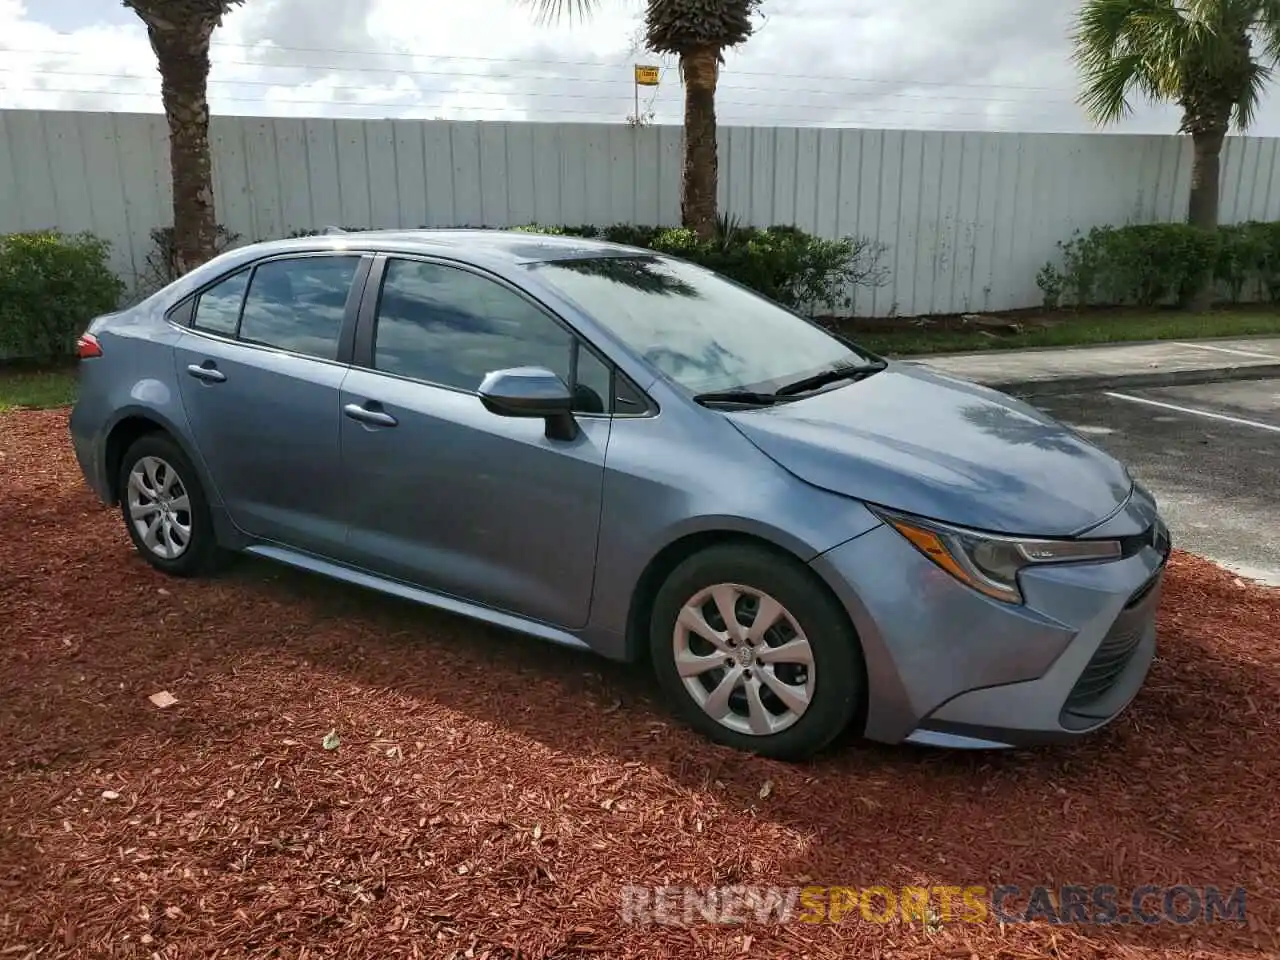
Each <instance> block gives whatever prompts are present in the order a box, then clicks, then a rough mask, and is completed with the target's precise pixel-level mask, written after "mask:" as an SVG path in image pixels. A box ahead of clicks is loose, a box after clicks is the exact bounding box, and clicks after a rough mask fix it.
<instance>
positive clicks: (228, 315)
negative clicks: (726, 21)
mask: <svg viewBox="0 0 1280 960" xmlns="http://www.w3.org/2000/svg"><path fill="white" fill-rule="evenodd" d="M79 349H80V357H81V362H80V373H81V387H80V396H79V401H78V403H77V404H76V407H75V411H74V413H73V415H72V418H71V434H72V439H73V442H74V446H75V451H76V456H77V457H78V459H79V462H80V466H81V468H82V469H83V471H84V475H85V477H86V479H87V480H88V482H89V485H90V486H91V487H92V488H93V489H94V491H96V493H97V495H98V496H99V497H100V498H101V499H102V500H103V501H104V502H106V503H108V504H117V503H118V504H119V505H120V510H121V513H122V515H123V519H124V523H125V525H126V527H127V529H128V531H129V536H130V537H131V538H132V540H133V543H134V544H135V546H136V547H137V549H138V551H139V552H140V553H141V554H142V556H143V557H144V558H145V559H146V560H147V561H148V562H149V563H151V564H152V565H153V566H155V567H157V568H158V569H160V570H163V571H165V572H167V573H171V574H176V575H192V574H197V573H202V572H207V571H211V570H213V569H214V568H215V567H216V566H217V565H218V562H219V561H220V560H222V559H223V558H225V557H226V556H227V555H229V554H231V553H235V552H244V553H249V554H254V555H257V556H260V557H268V558H271V559H273V560H277V561H280V562H283V563H287V564H292V565H293V566H296V567H301V568H303V569H305V570H310V571H314V572H317V573H321V574H325V575H328V576H331V577H335V578H337V579H340V580H345V581H347V582H350V583H354V584H359V585H361V586H365V587H370V588H373V589H375V590H381V591H383V592H386V593H389V594H395V595H398V596H401V597H407V598H410V599H413V600H417V601H420V602H422V603H424V604H428V605H431V606H434V607H439V608H443V609H445V610H450V611H453V612H456V613H459V614H463V615H466V616H470V617H474V618H477V619H479V620H484V621H487V622H489V623H492V624H497V625H499V626H502V627H507V628H510V629H512V630H516V631H521V632H523V633H525V634H528V635H530V636H532V637H536V638H540V639H543V640H548V641H552V642H556V643H562V644H567V645H569V646H573V647H582V648H588V649H591V650H594V651H596V652H597V653H600V654H603V655H604V656H606V657H612V658H616V659H622V660H641V659H646V658H647V659H649V660H651V661H652V664H653V667H654V669H655V671H656V674H657V677H658V679H659V681H660V683H661V685H662V688H663V690H664V691H665V692H666V695H667V697H668V698H669V699H670V704H671V707H672V708H673V709H674V710H675V711H677V712H678V713H679V714H680V715H682V716H683V717H684V718H685V719H686V720H687V722H688V723H690V724H691V725H692V726H693V727H695V728H697V729H698V730H700V731H701V732H702V733H704V734H705V735H707V736H709V737H710V738H712V739H714V740H717V741H720V742H722V743H726V744H730V745H732V746H734V747H737V748H740V749H744V750H750V751H756V752H759V753H762V754H766V755H769V756H774V757H780V758H784V759H794V758H799V757H803V756H806V755H809V754H811V753H813V752H814V751H816V750H818V749H820V748H822V747H823V746H825V745H826V744H828V743H830V742H831V741H832V740H833V739H834V738H835V737H836V736H837V735H839V734H840V733H841V732H842V731H845V730H846V729H848V728H849V727H851V726H853V727H855V729H856V730H857V731H858V732H861V733H862V734H864V735H865V736H866V737H868V738H871V739H874V740H879V741H883V742H887V743H898V742H902V741H908V742H913V743H921V744H934V745H943V746H968V747H995V746H1011V745H1019V744H1027V743H1035V742H1045V741H1057V740H1066V739H1070V738H1073V737H1076V736H1079V735H1081V734H1084V733H1087V732H1089V731H1091V730H1094V729H1096V728H1097V727H1099V726H1101V725H1103V724H1105V723H1106V722H1108V721H1109V720H1111V719H1112V718H1114V717H1115V716H1116V715H1117V714H1118V713H1119V712H1120V711H1121V710H1123V709H1124V708H1125V706H1126V705H1127V704H1128V703H1129V702H1130V700H1132V698H1133V697H1134V695H1135V694H1136V693H1137V691H1138V689H1139V687H1140V686H1141V685H1142V682H1143V679H1144V678H1145V676H1146V673H1147V671H1148V668H1149V666H1150V663H1151V660H1152V657H1153V655H1154V651H1155V610H1156V605H1157V602H1158V597H1159V592H1160V582H1161V577H1162V574H1163V571H1164V567H1165V563H1166V560H1167V558H1168V554H1169V535H1168V530H1167V528H1166V527H1165V525H1164V523H1163V522H1162V521H1161V520H1160V518H1159V516H1158V514H1157V510H1156V504H1155V502H1154V500H1153V499H1152V497H1151V496H1150V494H1149V493H1148V492H1147V491H1146V490H1144V489H1143V488H1142V487H1141V486H1139V485H1138V484H1135V483H1134V482H1133V480H1132V479H1131V478H1130V476H1129V474H1128V472H1127V471H1126V469H1125V468H1124V466H1122V465H1121V464H1120V463H1118V462H1117V461H1116V460H1114V459H1112V458H1111V457H1110V456H1108V455H1107V454H1105V453H1103V452H1102V451H1100V450H1098V449H1097V448H1095V447H1094V446H1092V445H1090V444H1089V443H1087V442H1086V441H1085V440H1083V439H1082V438H1081V437H1079V436H1077V435H1076V434H1075V433H1073V432H1072V431H1071V430H1069V429H1067V428H1066V427H1064V426H1062V425H1060V424H1058V423H1056V422H1054V421H1053V420H1051V419H1049V418H1047V417H1045V416H1044V415H1043V414H1041V413H1039V412H1038V411H1036V410H1035V409H1033V408H1031V407H1030V406H1027V405H1026V404H1023V403H1021V402H1019V401H1016V400H1013V399H1011V398H1009V397H1007V396H1004V395H1002V394H1000V393H997V392H995V391H993V390H989V389H986V388H984V387H980V386H976V385H973V384H970V383H966V382H963V381H960V380H955V379H951V378H948V377H944V376H941V375H939V374H936V373H931V372H928V371H926V370H925V369H923V368H921V367H918V366H913V365H907V364H901V363H896V362H888V361H885V360H884V359H882V358H880V357H877V356H875V355H873V354H871V353H869V352H868V351H866V350H863V349H860V348H859V347H857V346H856V345H854V344H852V343H849V342H847V341H845V340H844V339H841V338H839V337H837V336H834V335H832V334H831V333H829V332H827V331H826V330H824V329H822V328H821V327H820V326H819V325H816V324H814V323H811V322H810V321H808V320H805V319H802V318H801V317H799V316H797V315H796V314H794V313H792V312H790V311H788V310H786V309H784V308H782V307H780V306H778V305H776V304H775V303H773V302H771V301H769V300H766V299H763V298H761V297H760V296H758V295H756V294H754V293H752V292H751V291H749V290H747V289H745V288H743V287H740V286H738V285H737V284H734V283H732V282H730V281H728V280H726V279H724V278H722V277H720V276H718V275H716V274H714V273H712V272H709V271H707V270H704V269H702V268H700V267H697V266H694V265H692V264H689V263H686V262H684V261H681V260H678V259H672V258H669V257H664V256H658V255H655V254H653V253H652V252H651V251H646V250H640V249H635V248H630V247H622V246H616V245H612V244H606V243H599V242H593V241H584V240H576V239H568V238H557V237H544V236H536V235H531V234H524V233H505V232H492V231H462V230H458V231H454V230H446V231H380V232H369V233H359V234H334V235H327V236H321V237H316V238H310V239H302V240H287V241H279V242H272V243H265V244H256V245H253V246H248V247H244V248H241V249H238V250H235V251H232V252H229V253H225V254H223V255H222V256H220V257H218V258H217V259H215V260H213V261H212V262H210V263H208V264H206V265H204V266H203V267H200V268H199V269H197V270H195V271H193V272H192V273H190V274H188V275H187V276H184V277H182V278H181V279H179V280H177V281H176V282H174V283H172V284H170V285H169V286H168V287H166V288H165V289H163V290H161V291H160V292H158V293H156V294H155V295H153V296H151V297H150V298H149V299H147V300H145V301H143V302H142V303H140V304H138V305H137V306H135V307H132V308H130V309H128V310H124V311H122V312H120V313H116V314H112V315H109V316H105V317H101V318H99V319H97V320H95V321H94V322H93V324H92V325H91V326H90V328H89V330H88V332H87V333H86V334H85V335H84V336H83V337H82V338H81V341H80V348H79Z"/></svg>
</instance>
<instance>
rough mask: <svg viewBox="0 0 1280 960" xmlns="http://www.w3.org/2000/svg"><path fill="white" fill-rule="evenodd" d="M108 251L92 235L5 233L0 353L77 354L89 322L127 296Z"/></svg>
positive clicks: (1, 239) (0, 247)
mask: <svg viewBox="0 0 1280 960" xmlns="http://www.w3.org/2000/svg"><path fill="white" fill-rule="evenodd" d="M109 252H110V244H109V243H108V242H107V241H105V240H101V239H99V238H97V237H94V236H92V235H91V234H87V233H81V234H74V235H67V234H62V233H57V232H54V231H43V232H38V233H13V234H8V235H0V356H3V357H21V358H23V359H32V360H38V361H44V362H48V361H53V360H57V359H59V358H63V357H68V356H70V355H72V354H74V353H75V344H76V338H77V337H78V336H79V335H80V334H81V333H83V332H84V328H85V327H86V326H88V324H89V321H90V320H92V319H93V318H94V317H96V316H99V315H100V314H104V313H109V312H111V311H112V310H115V309H117V308H118V307H119V304H120V298H121V297H122V296H123V295H124V290H125V287H124V284H123V283H121V281H120V278H119V277H117V276H116V275H115V274H114V273H112V272H111V268H110V267H109V266H108V265H107V257H108V254H109Z"/></svg>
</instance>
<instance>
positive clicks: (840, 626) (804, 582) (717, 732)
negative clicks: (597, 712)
mask: <svg viewBox="0 0 1280 960" xmlns="http://www.w3.org/2000/svg"><path fill="white" fill-rule="evenodd" d="M650 624H651V626H650V638H649V639H650V647H651V655H652V658H653V664H654V669H655V671H656V673H657V676H658V680H659V683H661V685H662V687H663V690H664V692H665V693H666V694H667V696H668V697H669V699H670V700H671V702H672V703H673V704H674V705H675V708H676V710H677V711H678V712H679V713H680V714H681V715H682V716H683V717H684V718H685V719H686V720H687V722H688V723H689V724H690V725H691V726H692V727H694V728H695V729H697V730H699V731H700V732H702V733H703V734H705V735H706V736H707V737H709V738H710V739H712V740H715V741H716V742H718V743H724V744H727V745H729V746H732V747H735V748H737V749H740V750H745V751H749V752H753V753H759V754H763V755H765V756H770V757H774V758H777V759H780V760H800V759H803V758H805V757H808V756H810V755H812V754H814V753H816V752H818V751H819V750H821V749H822V748H823V747H825V746H827V745H828V744H829V743H830V742H831V741H832V740H834V739H835V738H836V737H837V736H839V735H840V734H841V733H842V732H843V731H844V730H845V729H846V728H847V727H848V726H849V723H850V721H851V720H852V719H853V718H854V716H855V715H856V714H857V712H858V711H859V709H860V708H861V706H862V702H863V699H864V697H865V685H866V684H865V679H864V670H863V664H862V651H861V647H860V645H859V643H858V638H857V635H856V634H855V632H854V630H853V627H852V625H851V624H850V622H849V618H848V616H847V615H846V614H845V612H844V610H842V609H841V607H840V605H839V604H838V603H837V602H836V601H835V600H834V598H833V597H831V595H830V594H829V593H828V592H827V591H826V590H825V589H824V588H823V587H822V585H821V584H819V583H818V582H816V581H815V579H814V576H813V574H812V573H811V572H810V571H809V570H807V569H805V568H804V566H803V565H801V564H800V563H799V562H797V561H791V560H788V559H787V558H785V557H781V556H779V555H777V554H775V553H773V552H772V551H769V550H765V549H762V548H758V547H753V546H743V545H737V544H735V545H724V546H717V547H712V548H710V549H708V550H704V551H702V552H700V553H697V554H695V555H694V556H692V557H690V558H688V559H687V560H685V561H684V562H683V563H681V564H680V565H679V566H678V567H677V568H676V569H675V570H674V571H673V572H672V573H671V575H670V576H669V577H668V578H667V580H666V582H665V583H664V584H663V585H662V587H661V589H660V590H659V591H658V595H657V597H656V599H655V601H654V607H653V614H652V617H651V620H650Z"/></svg>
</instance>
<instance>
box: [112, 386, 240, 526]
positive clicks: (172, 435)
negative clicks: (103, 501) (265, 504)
mask: <svg viewBox="0 0 1280 960" xmlns="http://www.w3.org/2000/svg"><path fill="white" fill-rule="evenodd" d="M151 433H160V434H163V435H164V436H166V437H167V438H168V439H170V440H172V441H173V442H174V443H176V444H177V445H178V448H179V449H180V450H181V451H182V452H183V454H185V455H186V458H187V459H188V460H190V461H191V465H192V466H193V467H194V468H195V470H196V474H197V478H198V479H199V481H200V485H201V486H202V487H203V488H204V491H205V496H206V498H208V499H209V500H210V503H211V504H212V503H214V502H217V501H216V497H217V492H216V490H215V489H214V487H213V485H212V484H211V483H210V482H209V477H208V474H207V472H206V471H205V469H204V463H203V461H202V460H201V459H200V457H198V456H197V455H196V453H195V451H194V450H192V449H191V446H190V445H189V444H188V443H187V442H186V441H185V440H184V439H183V437H182V433H181V431H179V430H178V429H176V427H175V426H174V424H173V423H171V422H170V421H169V419H168V418H167V417H165V416H163V415H162V414H158V413H156V412H155V411H154V410H150V409H148V408H145V407H138V408H133V409H128V410H124V411H121V413H120V415H119V417H118V418H117V419H116V421H115V422H114V423H113V424H112V425H111V427H110V428H109V429H108V430H107V432H106V439H105V441H104V443H103V446H102V456H103V467H104V479H105V481H106V484H107V502H108V504H111V505H114V504H116V503H119V500H120V464H121V461H123V459H124V455H125V451H127V450H128V449H129V447H131V446H132V445H133V444H134V443H136V442H137V441H138V440H139V439H140V438H141V437H144V436H146V435H147V434H151Z"/></svg>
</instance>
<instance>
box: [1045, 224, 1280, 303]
mask: <svg viewBox="0 0 1280 960" xmlns="http://www.w3.org/2000/svg"><path fill="white" fill-rule="evenodd" d="M1058 248H1059V250H1060V251H1061V259H1060V262H1059V263H1057V264H1054V263H1046V264H1045V265H1044V266H1043V267H1042V268H1041V269H1040V272H1039V274H1038V275H1037V276H1036V284H1037V285H1038V286H1039V287H1040V291H1041V293H1042V294H1043V295H1044V302H1045V306H1046V307H1050V308H1056V307H1080V306H1123V305H1137V306H1144V307H1155V306H1160V305H1163V304H1170V303H1177V304H1181V303H1185V302H1186V301H1187V299H1188V298H1189V297H1190V296H1191V295H1192V294H1193V293H1194V292H1195V291H1196V290H1197V289H1198V287H1199V286H1200V284H1201V283H1202V282H1203V281H1204V280H1205V279H1206V277H1207V278H1208V279H1210V280H1211V281H1212V282H1213V284H1214V287H1215V291H1216V293H1217V295H1218V297H1219V298H1220V299H1225V300H1230V301H1231V302H1233V303H1237V302H1240V301H1241V300H1244V299H1249V300H1269V301H1271V302H1272V303H1280V223H1273V222H1259V221H1251V222H1248V223H1241V224H1233V225H1230V226H1222V227H1218V228H1217V229H1216V230H1212V231H1206V230H1202V229H1200V228H1198V227H1192V226H1189V225H1187V224H1182V223H1154V224H1142V225H1136V226H1126V227H1094V228H1093V229H1092V230H1090V231H1089V232H1088V233H1087V234H1080V233H1079V232H1077V234H1076V235H1075V236H1073V237H1072V238H1071V239H1070V240H1066V241H1062V242H1060V243H1059V244H1058Z"/></svg>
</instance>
